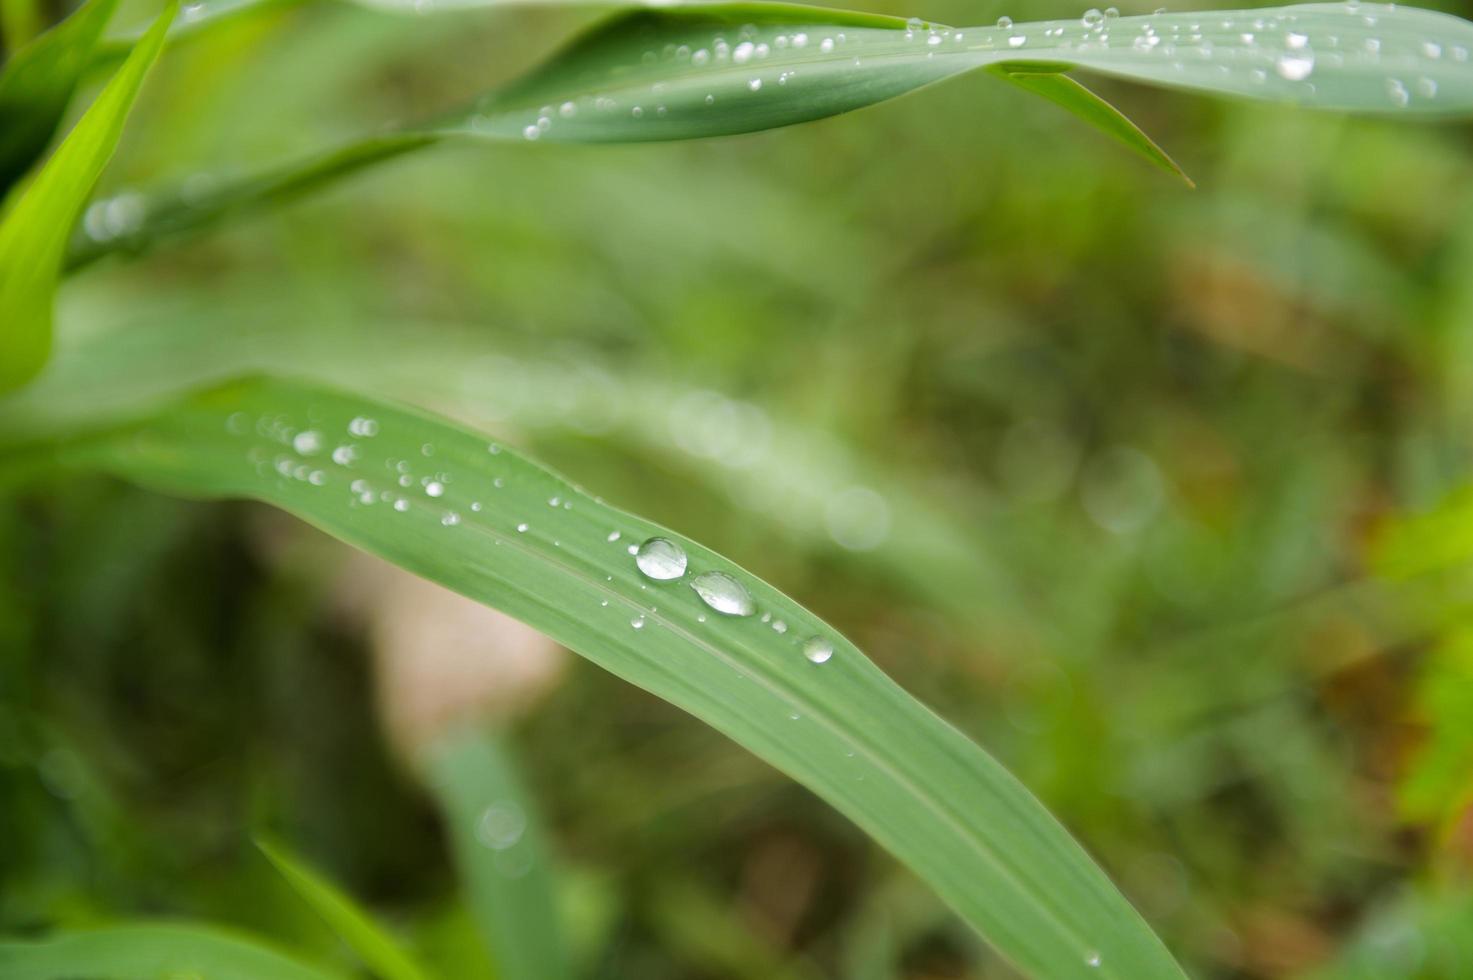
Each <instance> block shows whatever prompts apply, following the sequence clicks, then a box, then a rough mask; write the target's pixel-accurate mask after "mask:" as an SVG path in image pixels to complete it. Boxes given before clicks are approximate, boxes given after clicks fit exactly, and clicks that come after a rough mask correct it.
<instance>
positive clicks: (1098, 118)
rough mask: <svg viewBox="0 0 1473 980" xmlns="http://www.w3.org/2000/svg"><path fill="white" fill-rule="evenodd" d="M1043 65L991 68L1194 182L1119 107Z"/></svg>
mask: <svg viewBox="0 0 1473 980" xmlns="http://www.w3.org/2000/svg"><path fill="white" fill-rule="evenodd" d="M1046 67H1047V66H1042V65H1039V66H1026V65H1024V66H1020V65H999V66H998V67H997V68H996V69H995V71H997V73H998V74H999V75H1001V76H1002V77H1003V78H1006V79H1007V80H1008V81H1010V82H1012V83H1013V84H1014V85H1016V86H1018V87H1019V88H1021V89H1023V90H1024V91H1026V92H1032V93H1033V94H1034V95H1041V96H1043V97H1044V98H1045V99H1048V100H1049V101H1050V102H1052V103H1054V104H1055V105H1058V106H1060V107H1062V108H1064V109H1066V110H1068V111H1069V112H1072V113H1073V114H1074V115H1076V116H1078V117H1079V118H1080V119H1083V120H1084V121H1085V122H1087V123H1089V124H1090V125H1091V126H1093V127H1095V128H1096V129H1098V130H1099V131H1100V132H1102V133H1104V134H1105V135H1107V136H1109V137H1110V138H1111V139H1113V140H1115V141H1116V142H1118V143H1120V144H1121V145H1122V146H1124V147H1125V148H1127V149H1129V150H1131V151H1133V152H1135V153H1138V154H1140V155H1141V156H1142V157H1144V158H1145V159H1146V160H1147V161H1148V162H1149V163H1150V164H1151V165H1152V166H1155V167H1159V168H1160V169H1162V170H1164V171H1165V172H1166V173H1169V174H1171V175H1172V176H1173V177H1179V178H1181V180H1182V181H1184V182H1185V183H1186V185H1187V186H1188V187H1195V186H1196V184H1194V183H1193V182H1192V178H1190V177H1188V176H1187V174H1186V171H1185V170H1182V168H1181V167H1180V166H1178V165H1177V162H1176V161H1175V160H1173V159H1171V157H1170V156H1168V155H1167V153H1166V151H1165V150H1163V149H1161V147H1159V146H1157V145H1156V142H1155V141H1154V140H1153V139H1151V137H1149V136H1147V135H1146V134H1145V133H1143V132H1142V131H1141V129H1140V127H1139V126H1137V125H1136V124H1135V123H1133V122H1131V121H1130V120H1129V119H1128V118H1126V116H1125V115H1124V114H1123V113H1121V111H1120V110H1119V109H1116V108H1115V107H1114V106H1112V105H1111V104H1110V103H1108V102H1106V101H1105V100H1104V99H1102V98H1100V97H1099V96H1098V95H1096V94H1095V93H1093V92H1091V91H1090V90H1089V89H1087V88H1085V87H1084V86H1083V85H1081V84H1080V83H1079V82H1078V81H1076V80H1075V79H1073V78H1070V77H1069V76H1068V75H1065V74H1064V73H1063V72H1062V71H1047V70H1044V69H1045V68H1046Z"/></svg>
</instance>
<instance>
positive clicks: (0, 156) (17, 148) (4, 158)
mask: <svg viewBox="0 0 1473 980" xmlns="http://www.w3.org/2000/svg"><path fill="white" fill-rule="evenodd" d="M116 6H117V0H88V2H87V3H85V4H83V5H82V7H81V8H80V9H78V10H77V12H76V13H74V14H72V15H71V16H70V17H68V18H67V19H66V20H64V21H62V22H61V23H60V24H58V25H56V26H55V27H53V28H52V29H51V30H49V31H47V32H46V33H45V34H43V35H41V36H40V37H38V38H36V39H35V40H34V41H32V42H31V43H30V44H28V45H26V46H25V47H24V48H21V49H20V50H19V51H17V52H16V53H15V55H14V56H13V57H11V58H10V59H9V60H8V61H6V62H5V67H4V68H3V69H0V193H3V192H4V191H5V189H6V188H9V187H10V186H11V185H13V184H14V183H15V182H16V181H17V180H19V179H20V176H21V175H22V174H23V173H25V172H26V171H27V170H28V169H30V167H31V164H33V163H35V161H36V159H37V158H38V157H40V156H41V153H42V152H43V151H44V150H45V149H46V144H48V143H50V142H51V137H52V136H53V135H55V133H56V129H57V127H58V126H60V125H61V119H62V116H63V115H64V114H65V113H66V107H67V103H69V102H71V100H72V93H73V92H74V91H76V88H77V83H78V82H79V81H80V80H81V78H82V74H83V73H84V72H85V71H86V69H87V65H88V63H89V61H90V60H91V58H92V53H93V50H94V48H95V47H96V46H97V39H98V38H99V37H100V36H101V35H102V29H103V28H104V27H106V26H107V21H108V18H110V17H111V16H112V12H113V9H114V8H115V7H116Z"/></svg>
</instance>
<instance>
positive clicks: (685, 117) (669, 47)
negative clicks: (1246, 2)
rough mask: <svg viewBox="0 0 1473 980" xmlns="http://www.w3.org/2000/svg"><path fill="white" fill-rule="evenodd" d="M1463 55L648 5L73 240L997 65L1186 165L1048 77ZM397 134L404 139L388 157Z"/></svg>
mask: <svg viewBox="0 0 1473 980" xmlns="http://www.w3.org/2000/svg"><path fill="white" fill-rule="evenodd" d="M1470 49H1473V24H1470V23H1468V22H1467V21H1464V20H1461V19H1459V18H1456V17H1452V16H1449V15H1446V14H1440V13H1434V12H1432V11H1426V10H1417V9H1415V8H1407V7H1393V6H1383V5H1378V4H1362V5H1359V6H1354V7H1349V6H1344V5H1340V4H1305V5H1300V6H1292V7H1279V8H1269V9H1264V10H1253V11H1235V12H1215V13H1214V12H1201V13H1177V14H1155V15H1151V16H1145V17H1119V18H1106V17H1104V16H1103V15H1100V16H1099V17H1098V19H1095V18H1094V17H1090V18H1087V19H1086V21H1084V22H1081V21H1045V22H1039V23H1033V24H1020V25H1016V26H1011V27H996V26H993V27H968V28H958V29H953V28H950V27H944V26H941V25H931V24H923V23H922V22H920V21H911V22H906V21H901V20H898V19H896V18H893V17H882V16H877V15H872V14H862V13H856V12H852V11H845V10H834V9H828V8H822V7H805V6H797V5H792V4H782V3H738V4H691V5H686V6H675V7H668V8H663V7H662V8H653V9H640V10H634V11H631V12H627V13H624V14H620V15H617V16H615V17H613V18H611V19H609V20H607V21H605V22H604V23H602V24H600V25H597V26H595V27H594V28H592V29H591V30H590V31H588V32H587V33H585V34H584V35H583V36H582V37H581V38H579V39H577V40H575V41H574V42H573V43H571V44H570V45H569V46H568V47H566V48H565V49H564V50H563V51H562V52H561V53H559V54H557V55H555V56H553V57H552V58H551V59H550V60H549V61H548V62H547V63H545V64H544V65H543V66H542V67H540V68H538V69H536V70H534V71H533V72H532V73H531V74H529V75H528V76H526V77H525V78H523V79H521V80H519V81H517V82H514V83H512V84H511V85H509V86H507V87H506V88H504V89H502V90H499V91H496V92H492V93H491V94H489V95H487V96H486V97H485V98H483V99H481V100H480V101H479V102H477V103H476V104H474V105H472V106H470V107H468V108H466V109H464V110H460V111H456V112H453V113H449V114H447V115H445V116H443V117H440V118H438V119H436V120H433V121H431V122H429V123H425V124H422V125H417V126H410V127H406V128H404V129H402V130H400V131H399V133H398V134H397V135H396V136H388V137H385V136H377V137H374V139H373V140H371V141H366V142H365V144H363V145H364V146H366V147H367V148H368V152H363V153H358V152H355V148H354V147H348V148H346V149H340V150H336V151H333V152H332V153H331V154H329V155H328V156H327V157H324V158H316V159H311V160H307V161H305V162H300V163H295V164H291V165H289V166H287V167H284V168H282V169H280V170H278V171H276V172H273V173H271V174H269V175H268V176H267V177H264V178H259V177H252V178H247V179H245V180H243V181H238V182H228V181H227V182H222V183H221V185H220V187H219V189H218V190H217V191H216V192H215V193H213V194H209V195H205V196H203V197H201V196H199V195H197V194H196V195H194V196H190V197H186V196H182V195H178V194H169V193H163V194H160V195H159V196H157V197H156V198H154V199H153V200H152V201H150V203H149V205H148V207H147V214H148V217H149V220H147V221H145V222H143V223H142V224H141V225H140V226H139V227H138V228H137V229H136V230H135V231H134V232H132V233H130V234H124V235H106V236H103V237H101V238H92V239H88V240H79V241H78V242H77V243H76V245H75V248H74V250H73V254H72V258H71V262H70V265H71V266H72V267H76V266H80V265H83V264H86V263H87V262H89V261H91V260H92V259H95V258H97V257H98V256H100V255H103V254H106V253H107V252H109V251H114V250H117V249H123V248H126V249H139V248H143V247H145V246H146V245H148V244H150V243H151V242H152V241H154V240H156V239H157V238H159V237H161V236H164V235H168V234H174V233H178V232H181V231H184V230H187V229H191V228H194V227H197V226H199V225H202V224H205V223H207V222H208V221H211V220H214V219H215V218H216V217H218V216H219V215H220V214H222V213H224V212H226V211H230V210H237V209H239V208H241V207H243V206H247V205H251V204H256V203H264V202H266V201H270V200H278V199H280V198H282V197H284V196H288V195H289V194H292V193H297V192H299V191H300V190H301V189H304V188H305V187H309V186H312V185H315V184H317V183H320V182H321V181H322V180H323V179H325V178H326V177H329V176H331V177H338V176H343V175H345V174H347V173H350V172H352V171H354V170H357V169H360V168H361V167H362V166H366V165H369V164H372V163H376V162H378V161H379V160H381V159H384V158H386V157H388V156H393V155H397V151H399V150H408V149H414V148H416V147H417V146H419V145H423V144H425V143H428V142H432V141H434V140H435V139H438V138H443V137H446V136H458V137H471V138H482V139H510V140H523V141H534V140H535V141H541V142H575V143H610V142H624V143H628V142H650V141H660V140H681V139H695V138H700V137H712V136H730V135H735V134H738V133H749V132H755V131H758V130H765V129H773V128H776V127H780V126H789V125H793V124H795V123H801V122H808V121H811V120H815V119H822V118H824V117H827V116H833V115H837V114H839V113H843V112H848V111H850V110H853V109H859V108H862V107H864V106H868V105H873V104H874V103H877V102H882V101H885V100H887V99H891V98H895V97H896V96H900V95H904V94H905V93H907V92H911V91H914V90H916V89H919V88H923V87H924V86H926V85H930V84H933V83H935V82H938V81H941V80H943V79H946V78H949V77H951V76H953V75H957V74H960V73H963V72H968V71H973V70H976V69H979V68H989V67H991V68H1003V69H1005V72H1004V74H1005V76H1006V77H1008V78H1010V80H1012V81H1014V82H1015V83H1017V84H1020V85H1022V86H1023V87H1024V88H1027V89H1029V90H1031V91H1034V92H1036V93H1038V94H1040V95H1043V96H1045V97H1046V98H1049V99H1051V100H1052V101H1054V102H1057V103H1059V104H1061V105H1063V106H1064V107H1065V108H1068V109H1069V110H1070V111H1072V112H1074V113H1075V115H1077V116H1079V117H1080V118H1082V119H1084V120H1085V121H1087V122H1089V123H1090V124H1091V125H1094V126H1097V127H1099V128H1100V129H1102V130H1103V131H1104V132H1105V133H1106V134H1107V135H1109V136H1111V137H1112V138H1114V139H1116V140H1119V141H1121V142H1123V143H1125V145H1127V146H1129V147H1130V148H1131V149H1133V150H1135V151H1136V152H1138V153H1141V154H1143V155H1145V156H1146V157H1147V158H1148V159H1150V160H1151V161H1152V162H1153V163H1154V164H1156V165H1157V166H1160V167H1162V168H1163V169H1166V170H1168V171H1169V172H1171V173H1174V174H1176V175H1178V176H1184V175H1182V174H1181V171H1180V168H1178V167H1177V166H1176V165H1175V164H1174V163H1172V162H1171V161H1170V159H1169V158H1168V157H1167V156H1166V155H1165V153H1163V152H1162V151H1161V150H1160V149H1159V148H1158V147H1156V145H1155V144H1154V143H1152V142H1151V141H1150V140H1149V139H1147V138H1146V137H1145V135H1144V134H1142V133H1141V132H1140V130H1138V129H1137V128H1136V127H1135V126H1134V125H1133V124H1131V123H1129V122H1128V121H1127V120H1125V119H1124V118H1123V117H1121V116H1120V114H1119V113H1118V112H1116V111H1115V110H1114V109H1113V108H1112V107H1110V106H1109V105H1108V104H1107V103H1105V102H1103V101H1102V100H1100V99H1098V98H1097V97H1095V96H1093V95H1092V94H1091V93H1089V92H1088V91H1087V90H1085V89H1084V88H1083V87H1082V86H1078V85H1075V84H1074V83H1072V82H1069V81H1067V80H1064V79H1061V78H1052V77H1050V76H1057V75H1058V74H1059V73H1061V72H1063V71H1067V70H1071V69H1075V68H1079V69H1086V70H1089V71H1095V72H1099V73H1102V74H1106V75H1114V76H1117V77H1120V78H1127V79H1132V80H1135V81H1140V82H1145V83H1147V84H1151V85H1158V86H1165V87H1168V88H1181V89H1189V90H1193V91H1199V92H1208V93H1213V94H1219V95H1235V96H1241V97H1246V98H1254V99H1262V100H1268V101H1276V102H1285V103H1292V104H1297V105H1302V106H1306V107H1314V108H1321V109H1333V110H1338V111H1347V112H1367V113H1382V114H1393V113H1395V114H1400V115H1405V116H1431V117H1436V116H1448V115H1467V114H1469V113H1473V64H1470V62H1469V60H1468V52H1469V50H1470ZM978 124H981V121H979V123H978ZM390 144H392V145H393V152H382V151H383V150H384V149H385V148H386V147H388V146H389V145H390Z"/></svg>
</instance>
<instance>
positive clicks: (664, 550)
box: [634, 538, 686, 582]
mask: <svg viewBox="0 0 1473 980" xmlns="http://www.w3.org/2000/svg"><path fill="white" fill-rule="evenodd" d="M634 563H635V564H636V565H638V566H639V570H640V571H641V572H643V573H644V574H645V576H646V577H647V578H652V579H654V580H655V581H657V582H669V581H671V580H673V579H678V578H680V576H682V575H684V574H685V563H686V558H685V551H684V549H682V548H681V547H680V545H678V544H676V543H675V542H674V541H671V540H669V539H668V538H650V539H649V540H648V541H646V542H645V543H644V544H642V545H640V546H639V548H638V549H637V550H636V552H635V555H634Z"/></svg>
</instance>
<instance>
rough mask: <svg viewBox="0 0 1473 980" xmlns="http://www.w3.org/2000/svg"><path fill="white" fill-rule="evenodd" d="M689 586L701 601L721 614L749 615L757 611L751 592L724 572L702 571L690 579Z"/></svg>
mask: <svg viewBox="0 0 1473 980" xmlns="http://www.w3.org/2000/svg"><path fill="white" fill-rule="evenodd" d="M690 587H691V588H693V589H695V590H696V595H698V596H700V597H701V601H702V602H704V603H705V604H706V605H708V606H710V607H711V608H712V609H714V610H716V611H717V612H719V613H721V614H722V615H723V616H750V615H752V613H754V612H756V611H757V607H756V605H755V604H754V603H753V602H752V595H751V593H749V592H748V591H747V589H746V587H745V586H744V585H742V583H740V582H738V581H737V580H736V579H734V578H732V577H731V576H730V575H728V574H726V573H725V572H702V573H701V574H700V575H697V576H696V577H695V578H693V579H691V583H690Z"/></svg>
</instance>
